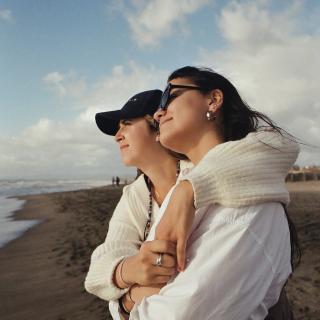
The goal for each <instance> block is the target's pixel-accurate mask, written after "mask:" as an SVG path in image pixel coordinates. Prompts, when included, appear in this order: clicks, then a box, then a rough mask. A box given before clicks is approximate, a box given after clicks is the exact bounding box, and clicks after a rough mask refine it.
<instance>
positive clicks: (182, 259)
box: [177, 240, 186, 271]
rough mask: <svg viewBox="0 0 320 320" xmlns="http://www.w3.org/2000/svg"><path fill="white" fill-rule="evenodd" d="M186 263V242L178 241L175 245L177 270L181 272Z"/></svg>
mask: <svg viewBox="0 0 320 320" xmlns="http://www.w3.org/2000/svg"><path fill="white" fill-rule="evenodd" d="M185 263H186V240H178V243H177V265H178V270H179V271H183V270H184V268H185Z"/></svg>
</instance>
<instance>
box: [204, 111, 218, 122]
mask: <svg viewBox="0 0 320 320" xmlns="http://www.w3.org/2000/svg"><path fill="white" fill-rule="evenodd" d="M206 117H207V120H208V121H214V120H216V118H217V116H216V115H215V114H214V113H213V112H212V111H207V113H206Z"/></svg>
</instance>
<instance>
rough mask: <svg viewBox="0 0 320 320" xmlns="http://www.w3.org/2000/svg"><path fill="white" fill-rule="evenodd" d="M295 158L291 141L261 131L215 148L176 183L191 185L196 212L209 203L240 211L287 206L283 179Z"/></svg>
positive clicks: (275, 133) (294, 146) (276, 134)
mask: <svg viewBox="0 0 320 320" xmlns="http://www.w3.org/2000/svg"><path fill="white" fill-rule="evenodd" d="M298 154H299V145H298V143H297V142H296V141H295V140H294V139H293V138H292V137H290V136H288V135H287V134H285V133H284V134H283V135H281V134H279V133H277V132H274V131H270V130H268V131H267V130H261V131H258V132H253V133H249V134H248V135H247V136H246V137H245V138H244V139H242V140H238V141H229V142H226V143H222V144H219V145H217V146H216V147H214V148H213V149H211V150H210V151H209V152H208V153H207V154H206V155H205V156H204V157H203V158H202V159H201V161H200V162H199V163H198V164H197V165H196V166H195V167H194V168H193V169H192V170H190V172H189V173H187V174H185V175H183V176H181V177H180V178H179V180H188V181H190V182H191V184H192V186H193V189H194V197H195V207H196V208H197V209H199V208H202V207H206V206H208V205H210V204H213V203H218V204H221V205H223V206H225V207H242V206H249V205H254V204H259V203H263V202H270V201H277V202H282V203H284V204H285V205H287V204H288V203H289V200H290V198H289V193H288V190H287V189H286V187H285V177H286V175H287V173H288V170H289V169H290V167H291V166H292V165H293V164H294V162H295V161H296V159H297V156H298Z"/></svg>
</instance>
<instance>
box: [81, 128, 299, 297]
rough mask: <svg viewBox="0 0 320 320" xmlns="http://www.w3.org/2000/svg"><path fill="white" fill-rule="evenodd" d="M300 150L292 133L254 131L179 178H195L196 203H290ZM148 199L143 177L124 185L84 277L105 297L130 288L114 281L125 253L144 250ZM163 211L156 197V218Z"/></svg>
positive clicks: (220, 147) (88, 285)
mask: <svg viewBox="0 0 320 320" xmlns="http://www.w3.org/2000/svg"><path fill="white" fill-rule="evenodd" d="M298 153H299V145H298V144H297V143H296V142H295V141H293V140H292V139H291V138H290V137H284V136H281V135H279V134H278V133H275V132H271V131H259V132H256V133H250V134H248V136H247V137H245V138H244V139H242V140H238V141H230V142H226V143H223V144H219V145H217V146H216V147H214V148H213V149H211V150H210V151H209V152H208V153H207V154H206V155H205V156H204V157H203V159H202V160H201V161H200V162H199V163H198V165H197V166H195V167H194V168H193V169H192V170H189V169H186V170H182V172H181V175H180V177H179V179H178V180H189V181H190V182H191V183H192V185H193V188H194V194H195V205H196V208H201V207H204V206H207V205H209V204H212V203H219V204H221V205H223V206H226V207H241V206H248V205H253V204H258V203H263V202H271V201H279V202H282V203H284V204H288V202H289V194H288V191H287V190H286V188H285V186H284V180H285V176H286V174H287V172H288V169H289V168H290V167H291V166H292V165H293V164H294V162H295V160H296V158H297V155H298ZM187 166H188V165H187ZM186 171H189V172H186ZM148 200H149V191H148V189H147V186H146V184H145V181H144V178H143V176H140V177H139V178H138V179H137V180H136V181H134V182H133V183H132V184H130V185H128V186H126V187H124V189H123V194H122V197H121V199H120V201H119V203H118V205H117V207H116V209H115V211H114V213H113V216H112V218H111V220H110V223H109V230H108V233H107V237H106V240H105V242H104V243H102V244H101V245H99V246H98V247H97V248H96V249H95V250H94V252H93V254H92V256H91V264H90V268H89V271H88V274H87V277H86V280H85V288H86V290H87V291H88V292H90V293H92V294H95V295H97V296H98V297H100V298H101V299H103V300H114V299H118V298H119V297H120V296H121V295H123V294H124V293H125V292H126V291H127V290H128V289H124V290H121V289H119V288H117V287H116V286H115V285H114V283H113V280H112V279H113V273H114V270H115V268H116V266H117V265H118V263H119V262H120V261H121V260H122V259H123V258H124V257H128V256H132V255H134V254H136V253H137V252H138V250H139V247H140V245H141V243H142V241H143V232H144V228H145V225H146V221H147V209H148ZM158 210H159V208H158V206H157V204H156V202H155V201H153V221H154V217H155V216H156V214H157V213H158Z"/></svg>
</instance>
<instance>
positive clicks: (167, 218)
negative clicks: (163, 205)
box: [156, 181, 196, 271]
mask: <svg viewBox="0 0 320 320" xmlns="http://www.w3.org/2000/svg"><path fill="white" fill-rule="evenodd" d="M195 210H196V209H195V207H194V193H193V188H192V185H191V183H190V182H189V181H182V182H180V183H179V184H178V186H177V187H176V188H175V190H174V191H173V193H172V196H171V198H170V201H169V204H168V206H167V209H166V211H165V213H164V214H163V217H162V218H161V220H160V222H159V224H158V226H157V227H156V239H159V240H168V241H171V242H174V243H176V245H177V246H176V249H177V251H176V256H177V266H178V270H179V271H183V270H184V269H185V260H186V245H187V241H188V238H189V236H190V231H191V227H192V224H193V221H194V215H195Z"/></svg>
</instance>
